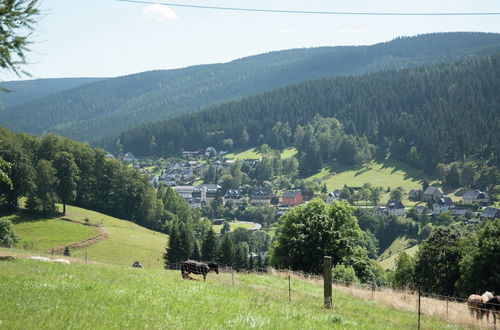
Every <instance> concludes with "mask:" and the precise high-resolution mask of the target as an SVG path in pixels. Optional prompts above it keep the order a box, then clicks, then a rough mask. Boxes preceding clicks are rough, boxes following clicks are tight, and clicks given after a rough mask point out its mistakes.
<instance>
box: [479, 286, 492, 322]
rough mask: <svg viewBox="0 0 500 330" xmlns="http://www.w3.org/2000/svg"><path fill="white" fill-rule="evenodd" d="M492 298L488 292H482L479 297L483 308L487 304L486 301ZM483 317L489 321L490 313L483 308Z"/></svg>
mask: <svg viewBox="0 0 500 330" xmlns="http://www.w3.org/2000/svg"><path fill="white" fill-rule="evenodd" d="M492 298H493V294H492V293H491V292H489V291H484V293H483V294H482V295H481V299H482V300H483V306H484V305H485V304H486V303H487V302H488V300H490V299H492ZM483 315H486V320H487V321H489V320H490V311H489V309H486V308H483Z"/></svg>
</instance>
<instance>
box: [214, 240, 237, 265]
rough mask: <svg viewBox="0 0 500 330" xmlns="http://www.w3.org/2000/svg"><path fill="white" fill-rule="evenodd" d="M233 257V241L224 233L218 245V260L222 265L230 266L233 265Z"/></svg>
mask: <svg viewBox="0 0 500 330" xmlns="http://www.w3.org/2000/svg"><path fill="white" fill-rule="evenodd" d="M234 258H235V248H234V243H233V241H232V240H231V238H230V237H229V235H228V234H224V235H223V236H222V240H221V242H220V245H219V251H218V260H219V262H220V263H221V264H222V265H223V266H229V267H232V266H233V265H234Z"/></svg>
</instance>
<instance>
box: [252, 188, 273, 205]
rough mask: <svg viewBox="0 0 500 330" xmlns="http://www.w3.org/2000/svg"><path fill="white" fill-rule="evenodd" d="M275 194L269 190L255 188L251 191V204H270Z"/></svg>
mask: <svg viewBox="0 0 500 330" xmlns="http://www.w3.org/2000/svg"><path fill="white" fill-rule="evenodd" d="M272 197H273V192H272V190H271V189H269V188H254V189H252V190H251V191H250V203H251V204H252V205H262V204H270V203H271V198H272Z"/></svg>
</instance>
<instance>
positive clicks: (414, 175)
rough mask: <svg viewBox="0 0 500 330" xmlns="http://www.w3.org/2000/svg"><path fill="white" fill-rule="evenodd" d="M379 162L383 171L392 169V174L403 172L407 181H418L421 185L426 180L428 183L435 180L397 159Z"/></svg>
mask: <svg viewBox="0 0 500 330" xmlns="http://www.w3.org/2000/svg"><path fill="white" fill-rule="evenodd" d="M377 162H378V163H380V164H382V169H384V168H392V170H391V174H393V173H395V172H398V171H400V172H403V173H404V179H405V180H413V181H417V182H419V183H422V182H424V180H427V181H433V180H434V179H433V178H432V177H431V176H430V175H428V174H426V173H424V172H422V171H420V170H417V169H416V168H414V167H412V166H411V165H409V164H406V163H403V162H401V161H398V160H395V159H391V158H387V159H383V160H378V161H377Z"/></svg>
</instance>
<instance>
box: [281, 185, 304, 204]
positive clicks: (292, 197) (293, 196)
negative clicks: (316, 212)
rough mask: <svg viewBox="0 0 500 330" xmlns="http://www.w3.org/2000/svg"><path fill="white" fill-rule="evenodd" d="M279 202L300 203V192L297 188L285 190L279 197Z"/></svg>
mask: <svg viewBox="0 0 500 330" xmlns="http://www.w3.org/2000/svg"><path fill="white" fill-rule="evenodd" d="M281 204H283V205H285V206H294V205H299V204H302V193H301V191H300V189H299V190H287V191H285V192H284V193H283V196H282V197H281Z"/></svg>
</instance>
